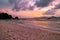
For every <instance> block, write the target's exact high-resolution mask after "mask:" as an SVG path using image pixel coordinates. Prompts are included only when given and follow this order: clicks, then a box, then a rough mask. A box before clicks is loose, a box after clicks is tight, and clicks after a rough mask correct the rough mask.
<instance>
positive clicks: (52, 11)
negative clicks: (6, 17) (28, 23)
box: [0, 0, 60, 18]
mask: <svg viewBox="0 0 60 40" xmlns="http://www.w3.org/2000/svg"><path fill="white" fill-rule="evenodd" d="M59 9H60V0H0V12H7V13H9V14H10V15H12V16H13V17H14V16H18V17H21V18H28V17H29V18H32V17H41V16H52V15H55V16H60V15H59V13H58V12H59ZM56 12H57V13H56Z"/></svg>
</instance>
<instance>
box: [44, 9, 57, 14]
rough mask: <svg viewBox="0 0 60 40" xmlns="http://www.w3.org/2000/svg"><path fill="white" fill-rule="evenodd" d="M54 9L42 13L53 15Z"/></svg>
mask: <svg viewBox="0 0 60 40" xmlns="http://www.w3.org/2000/svg"><path fill="white" fill-rule="evenodd" d="M55 11H56V10H55V9H51V10H48V11H46V12H45V13H44V15H54V14H55Z"/></svg>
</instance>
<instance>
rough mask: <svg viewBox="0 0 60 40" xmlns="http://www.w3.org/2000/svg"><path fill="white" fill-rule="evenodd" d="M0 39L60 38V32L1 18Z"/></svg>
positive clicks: (33, 39) (41, 39) (38, 39)
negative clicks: (26, 25) (25, 25)
mask: <svg viewBox="0 0 60 40" xmlns="http://www.w3.org/2000/svg"><path fill="white" fill-rule="evenodd" d="M0 40H60V34H59V33H54V32H49V31H46V30H41V29H36V28H30V27H24V26H23V25H18V24H16V23H13V22H11V21H2V20H1V21H0Z"/></svg>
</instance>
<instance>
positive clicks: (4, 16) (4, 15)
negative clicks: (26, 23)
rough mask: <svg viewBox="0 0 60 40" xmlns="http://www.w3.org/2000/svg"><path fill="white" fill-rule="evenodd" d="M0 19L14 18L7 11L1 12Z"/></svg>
mask: <svg viewBox="0 0 60 40" xmlns="http://www.w3.org/2000/svg"><path fill="white" fill-rule="evenodd" d="M0 19H12V16H11V15H8V14H7V13H0Z"/></svg>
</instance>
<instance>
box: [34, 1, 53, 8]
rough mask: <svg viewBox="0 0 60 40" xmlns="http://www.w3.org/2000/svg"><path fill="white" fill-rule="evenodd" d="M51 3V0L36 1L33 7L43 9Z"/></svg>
mask: <svg viewBox="0 0 60 40" xmlns="http://www.w3.org/2000/svg"><path fill="white" fill-rule="evenodd" d="M52 1H53V0H40V1H37V2H36V4H35V5H37V6H38V7H45V6H47V5H48V4H49V3H50V2H52Z"/></svg>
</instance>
